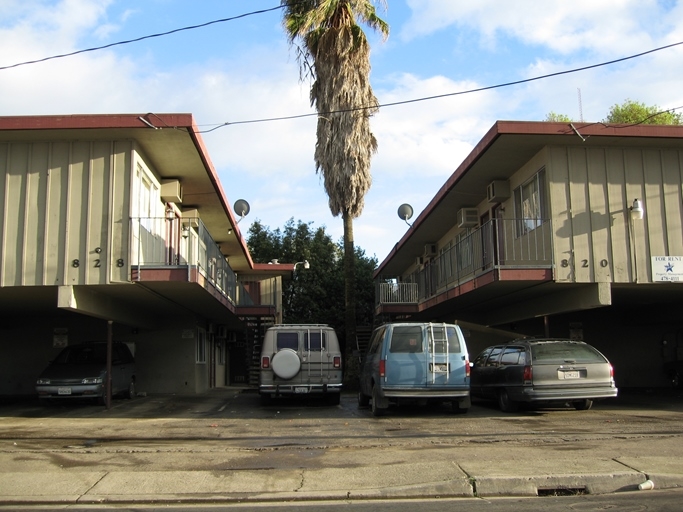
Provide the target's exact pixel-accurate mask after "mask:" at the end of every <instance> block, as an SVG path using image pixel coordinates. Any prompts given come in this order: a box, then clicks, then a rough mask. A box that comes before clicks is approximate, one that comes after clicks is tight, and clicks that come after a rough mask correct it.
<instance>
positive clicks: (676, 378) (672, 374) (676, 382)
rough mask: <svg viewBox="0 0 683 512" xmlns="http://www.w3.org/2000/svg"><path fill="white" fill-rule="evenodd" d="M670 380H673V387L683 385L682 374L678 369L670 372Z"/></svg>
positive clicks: (676, 387)
mask: <svg viewBox="0 0 683 512" xmlns="http://www.w3.org/2000/svg"><path fill="white" fill-rule="evenodd" d="M669 382H671V387H672V388H674V389H678V388H680V387H681V376H680V374H679V373H678V372H677V371H676V370H673V371H671V372H669Z"/></svg>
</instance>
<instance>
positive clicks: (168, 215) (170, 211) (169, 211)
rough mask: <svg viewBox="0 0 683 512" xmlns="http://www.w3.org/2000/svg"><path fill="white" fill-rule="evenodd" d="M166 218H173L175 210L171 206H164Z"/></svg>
mask: <svg viewBox="0 0 683 512" xmlns="http://www.w3.org/2000/svg"><path fill="white" fill-rule="evenodd" d="M166 219H167V220H173V219H175V212H174V211H173V208H171V207H170V206H167V207H166Z"/></svg>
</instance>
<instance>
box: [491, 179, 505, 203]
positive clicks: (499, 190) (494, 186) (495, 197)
mask: <svg viewBox="0 0 683 512" xmlns="http://www.w3.org/2000/svg"><path fill="white" fill-rule="evenodd" d="M486 198H487V199H488V201H489V203H500V202H502V201H505V200H506V199H509V198H510V182H509V181H507V180H494V181H492V182H491V183H489V185H488V187H486Z"/></svg>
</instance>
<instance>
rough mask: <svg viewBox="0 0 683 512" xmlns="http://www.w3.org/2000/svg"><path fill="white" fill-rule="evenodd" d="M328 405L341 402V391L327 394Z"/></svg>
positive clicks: (326, 401)
mask: <svg viewBox="0 0 683 512" xmlns="http://www.w3.org/2000/svg"><path fill="white" fill-rule="evenodd" d="M325 403H326V404H327V405H339V404H340V403H341V393H329V394H328V395H326V396H325Z"/></svg>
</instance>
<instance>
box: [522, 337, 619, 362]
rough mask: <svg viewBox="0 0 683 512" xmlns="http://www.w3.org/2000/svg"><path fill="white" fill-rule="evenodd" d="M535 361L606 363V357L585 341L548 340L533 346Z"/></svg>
mask: <svg viewBox="0 0 683 512" xmlns="http://www.w3.org/2000/svg"><path fill="white" fill-rule="evenodd" d="M532 354H533V361H534V362H539V363H604V362H605V358H604V357H603V356H602V355H601V354H600V353H599V352H598V351H597V350H595V349H594V348H593V347H591V346H590V345H586V344H585V343H573V342H557V341H555V342H548V343H537V344H534V345H533V346H532Z"/></svg>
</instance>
